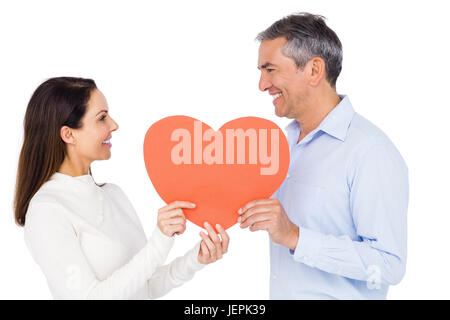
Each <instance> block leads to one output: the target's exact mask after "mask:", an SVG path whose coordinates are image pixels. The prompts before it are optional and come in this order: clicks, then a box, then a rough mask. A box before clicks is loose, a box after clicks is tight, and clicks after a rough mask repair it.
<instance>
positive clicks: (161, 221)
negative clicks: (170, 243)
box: [158, 201, 195, 237]
mask: <svg viewBox="0 0 450 320" xmlns="http://www.w3.org/2000/svg"><path fill="white" fill-rule="evenodd" d="M194 207H195V204H193V203H191V202H187V201H174V202H172V203H170V204H168V205H167V206H165V207H162V208H161V209H159V210H158V228H159V230H161V232H162V233H164V234H165V235H166V236H168V237H172V236H173V235H174V234H182V233H183V232H184V231H185V230H186V217H185V216H184V213H183V208H185V209H192V208H194Z"/></svg>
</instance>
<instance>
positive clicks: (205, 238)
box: [200, 231, 217, 260]
mask: <svg viewBox="0 0 450 320" xmlns="http://www.w3.org/2000/svg"><path fill="white" fill-rule="evenodd" d="M200 236H201V237H202V239H203V241H204V242H205V244H206V246H207V247H208V251H209V255H210V256H211V258H213V259H214V260H217V258H216V246H215V245H214V243H213V242H212V241H211V239H210V238H209V237H208V236H207V235H206V233H204V232H203V231H200Z"/></svg>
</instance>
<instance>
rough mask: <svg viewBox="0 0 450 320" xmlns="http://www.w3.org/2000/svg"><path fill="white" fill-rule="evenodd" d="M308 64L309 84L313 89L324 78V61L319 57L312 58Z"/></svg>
mask: <svg viewBox="0 0 450 320" xmlns="http://www.w3.org/2000/svg"><path fill="white" fill-rule="evenodd" d="M308 64H309V70H310V74H309V84H310V85H311V86H313V87H316V86H317V85H319V83H320V82H321V80H322V79H323V78H324V77H325V74H326V70H325V61H323V59H322V58H321V57H314V58H312V59H311V60H309V62H308Z"/></svg>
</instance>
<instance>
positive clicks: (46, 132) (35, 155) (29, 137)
mask: <svg viewBox="0 0 450 320" xmlns="http://www.w3.org/2000/svg"><path fill="white" fill-rule="evenodd" d="M94 89H97V86H96V84H95V82H94V80H92V79H84V78H72V77H58V78H51V79H48V80H47V81H45V82H44V83H42V84H41V85H40V86H39V87H38V88H37V89H36V90H35V91H34V93H33V95H32V96H31V99H30V101H29V103H28V106H27V110H26V113H25V118H24V122H23V126H24V137H23V145H22V150H21V151H20V156H19V164H18V168H17V180H16V189H15V195H14V216H15V221H16V224H17V225H19V226H24V225H25V216H26V213H27V210H28V205H29V203H30V200H31V199H32V198H33V196H34V195H35V193H36V192H37V191H38V190H39V188H40V187H41V186H42V185H43V184H44V183H45V182H46V181H48V180H49V179H50V177H51V176H52V175H53V174H54V173H55V172H56V171H57V170H58V169H59V168H60V166H61V164H62V163H63V161H64V158H65V156H66V154H67V149H66V143H65V142H64V141H63V140H62V138H61V136H60V129H61V127H62V126H68V127H70V128H73V129H80V128H81V127H82V125H83V124H82V122H81V119H82V118H83V116H84V114H85V113H86V110H87V103H88V101H89V98H90V96H91V92H92V91H93V90H94ZM89 174H90V175H92V173H91V168H90V167H89ZM103 185H104V184H103ZM103 185H99V186H100V187H102V186H103Z"/></svg>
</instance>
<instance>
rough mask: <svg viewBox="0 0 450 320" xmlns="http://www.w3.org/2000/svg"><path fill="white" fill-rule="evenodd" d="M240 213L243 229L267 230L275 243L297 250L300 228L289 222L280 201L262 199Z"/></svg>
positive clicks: (246, 206)
mask: <svg viewBox="0 0 450 320" xmlns="http://www.w3.org/2000/svg"><path fill="white" fill-rule="evenodd" d="M238 213H239V214H240V215H241V216H240V217H239V219H238V222H240V223H241V225H240V226H241V228H247V227H250V231H257V230H266V231H267V232H268V233H269V236H270V239H272V241H273V242H275V243H279V244H281V245H284V246H286V247H288V248H289V249H292V250H295V248H296V247H297V242H298V235H299V228H298V227H297V226H296V225H295V224H293V223H292V222H291V220H289V218H288V216H287V215H286V212H285V211H284V209H283V206H282V205H281V203H280V201H278V199H261V200H255V201H251V202H249V203H247V204H246V205H245V206H243V207H242V208H241V209H239V211H238Z"/></svg>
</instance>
